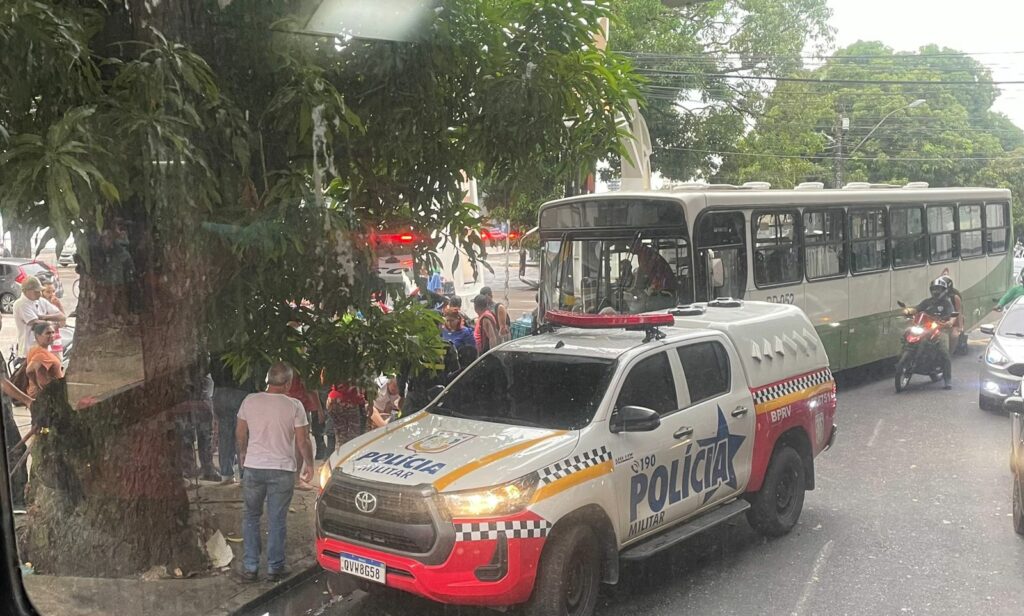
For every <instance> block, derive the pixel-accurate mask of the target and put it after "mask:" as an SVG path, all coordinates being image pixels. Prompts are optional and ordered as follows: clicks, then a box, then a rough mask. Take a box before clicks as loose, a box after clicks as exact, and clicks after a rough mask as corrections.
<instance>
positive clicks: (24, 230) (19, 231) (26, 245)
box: [7, 217, 37, 259]
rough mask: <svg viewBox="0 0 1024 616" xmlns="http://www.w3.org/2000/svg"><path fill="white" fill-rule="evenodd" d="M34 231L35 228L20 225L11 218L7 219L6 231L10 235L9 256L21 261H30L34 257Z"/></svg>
mask: <svg viewBox="0 0 1024 616" xmlns="http://www.w3.org/2000/svg"><path fill="white" fill-rule="evenodd" d="M36 229H37V227H35V226H32V225H26V224H22V223H21V222H19V221H18V220H16V219H14V218H13V217H9V219H8V222H7V230H8V231H9V232H10V233H11V245H10V246H8V248H10V250H11V256H14V257H19V258H22V259H31V258H32V257H33V256H35V255H33V254H32V234H33V233H35V232H36Z"/></svg>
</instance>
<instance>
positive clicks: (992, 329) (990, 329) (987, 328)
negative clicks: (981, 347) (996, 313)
mask: <svg viewBox="0 0 1024 616" xmlns="http://www.w3.org/2000/svg"><path fill="white" fill-rule="evenodd" d="M978 331H980V332H981V333H983V334H985V335H986V336H991V335H993V334H995V333H996V326H995V325H992V324H991V323H986V324H984V325H982V326H981V327H979V328H978Z"/></svg>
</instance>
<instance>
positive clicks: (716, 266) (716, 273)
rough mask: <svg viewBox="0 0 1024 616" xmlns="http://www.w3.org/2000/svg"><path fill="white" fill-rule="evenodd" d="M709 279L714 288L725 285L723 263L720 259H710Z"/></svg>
mask: <svg viewBox="0 0 1024 616" xmlns="http://www.w3.org/2000/svg"><path fill="white" fill-rule="evenodd" d="M711 281H712V284H714V285H715V288H716V289H717V288H719V287H724V286H725V265H724V264H723V263H722V260H721V259H718V258H715V259H712V260H711Z"/></svg>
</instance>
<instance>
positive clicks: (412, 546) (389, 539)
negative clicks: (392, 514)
mask: <svg viewBox="0 0 1024 616" xmlns="http://www.w3.org/2000/svg"><path fill="white" fill-rule="evenodd" d="M322 526H323V529H324V530H325V531H326V532H328V533H330V534H332V535H337V536H338V537H344V538H346V539H354V540H356V541H359V542H361V543H366V544H370V545H376V546H379V547H382V548H388V549H391V550H398V551H399V552H410V553H413V554H422V553H425V552H428V551H430V546H431V545H433V543H434V541H433V537H432V535H433V530H432V529H431V533H430V534H431V539H430V541H429V542H427V541H417V540H416V539H413V538H411V537H406V536H404V535H402V534H396V533H389V532H385V531H380V530H371V529H369V528H364V527H362V526H361V525H359V524H346V523H345V522H343V521H341V520H338V519H337V518H334V519H330V518H328V519H326V520H324V521H323V523H322Z"/></svg>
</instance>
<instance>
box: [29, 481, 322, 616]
mask: <svg viewBox="0 0 1024 616" xmlns="http://www.w3.org/2000/svg"><path fill="white" fill-rule="evenodd" d="M199 484H200V485H199V486H198V487H190V488H189V499H190V501H191V503H192V511H193V513H194V514H197V515H199V516H200V517H202V518H203V519H205V520H206V523H207V525H208V526H209V527H210V528H211V530H210V534H212V533H213V532H214V531H217V530H219V531H220V532H221V534H222V535H223V536H224V538H225V539H227V545H228V546H230V548H231V552H232V553H233V558H232V560H231V564H230V565H229V566H228V567H224V568H222V569H220V570H213V571H210V572H207V573H204V574H202V576H195V577H192V578H188V579H176V578H175V577H174V572H167V573H165V572H163V571H151V572H149V573H148V574H147V575H145V576H139V577H135V578H121V579H109V578H81V577H60V576H49V575H40V574H30V575H26V576H24V577H23V579H24V582H25V589H26V590H27V592H28V596H29V599H31V600H32V603H33V604H34V605H35V607H36V610H37V611H38V612H39V613H40V614H46V615H47V616H49V615H57V616H86V615H90V616H92V615H95V614H124V615H126V616H127V615H131V614H146V615H153V616H164V615H166V616H178V615H185V614H188V615H189V616H191V615H193V614H212V615H217V616H221V615H227V614H231V613H233V612H235V611H237V610H238V609H240V608H242V607H244V606H246V605H247V604H249V603H251V602H252V601H254V600H255V599H257V598H258V597H260V596H261V595H264V594H266V593H269V592H271V591H274V590H275V588H276V589H278V590H280V589H283V588H287V587H289V586H290V585H292V584H294V583H296V582H297V581H299V580H300V579H301V578H303V577H304V576H306V575H308V574H309V572H310V570H311V569H314V570H315V569H316V568H317V567H318V565H317V564H316V557H315V551H314V549H315V545H314V541H315V537H314V533H315V530H314V525H313V516H314V506H315V503H316V495H317V492H316V491H315V490H313V491H307V492H303V491H300V490H296V491H295V496H294V498H293V499H292V505H291V510H290V511H289V514H288V544H287V547H286V549H285V555H286V560H287V568H288V570H289V571H290V573H291V575H290V576H289V578H288V579H286V580H283V581H281V582H278V583H276V584H275V583H273V582H269V581H267V579H266V543H265V541H266V539H265V537H266V516H265V515H264V519H263V530H264V546H263V548H264V558H263V563H262V564H261V568H260V579H259V581H258V582H256V583H250V584H246V583H242V582H240V581H239V580H238V578H237V577H236V573H235V572H236V571H237V570H239V567H240V565H241V559H242V543H241V541H240V539H241V529H242V488H241V486H240V485H238V484H235V485H232V486H219V485H217V484H214V483H207V482H199Z"/></svg>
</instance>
